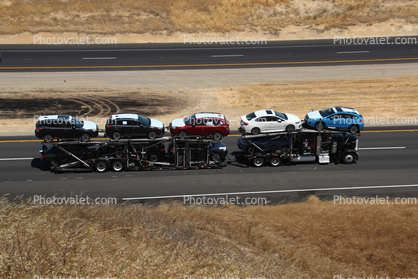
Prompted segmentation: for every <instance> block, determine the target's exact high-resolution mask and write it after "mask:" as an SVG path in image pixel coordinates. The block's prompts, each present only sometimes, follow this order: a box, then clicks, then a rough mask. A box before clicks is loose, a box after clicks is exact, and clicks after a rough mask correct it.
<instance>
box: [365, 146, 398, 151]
mask: <svg viewBox="0 0 418 279" xmlns="http://www.w3.org/2000/svg"><path fill="white" fill-rule="evenodd" d="M405 148H406V147H405V146H393V147H364V148H359V150H390V149H405Z"/></svg>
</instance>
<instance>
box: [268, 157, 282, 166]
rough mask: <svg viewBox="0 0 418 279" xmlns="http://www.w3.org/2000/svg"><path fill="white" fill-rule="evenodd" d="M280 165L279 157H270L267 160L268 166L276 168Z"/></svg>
mask: <svg viewBox="0 0 418 279" xmlns="http://www.w3.org/2000/svg"><path fill="white" fill-rule="evenodd" d="M280 163H281V160H280V158H279V157H271V158H270V160H269V165H270V166H272V167H278V166H279V165H280Z"/></svg>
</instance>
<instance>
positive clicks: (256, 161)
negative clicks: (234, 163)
mask: <svg viewBox="0 0 418 279" xmlns="http://www.w3.org/2000/svg"><path fill="white" fill-rule="evenodd" d="M264 162H265V161H264V158H261V157H256V158H254V159H252V160H251V164H252V165H253V167H256V168H259V167H262V166H264Z"/></svg>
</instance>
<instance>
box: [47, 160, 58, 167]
mask: <svg viewBox="0 0 418 279" xmlns="http://www.w3.org/2000/svg"><path fill="white" fill-rule="evenodd" d="M49 164H50V165H51V167H57V166H59V165H60V161H59V160H58V159H52V160H51V161H50V162H49Z"/></svg>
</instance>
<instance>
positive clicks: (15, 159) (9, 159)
mask: <svg viewBox="0 0 418 279" xmlns="http://www.w3.org/2000/svg"><path fill="white" fill-rule="evenodd" d="M33 159H35V158H1V159H0V161H17V160H33Z"/></svg>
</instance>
